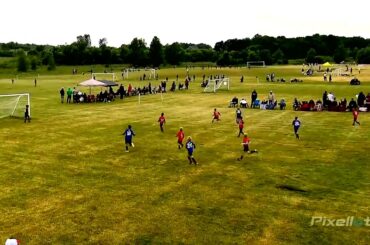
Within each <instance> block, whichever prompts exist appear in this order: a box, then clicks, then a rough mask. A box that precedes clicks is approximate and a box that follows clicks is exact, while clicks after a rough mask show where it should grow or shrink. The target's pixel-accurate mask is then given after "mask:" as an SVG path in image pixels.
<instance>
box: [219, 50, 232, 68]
mask: <svg viewBox="0 0 370 245" xmlns="http://www.w3.org/2000/svg"><path fill="white" fill-rule="evenodd" d="M230 63H231V58H230V54H229V52H227V51H226V52H223V53H222V54H221V56H220V58H219V59H218V61H217V65H219V66H227V65H230Z"/></svg>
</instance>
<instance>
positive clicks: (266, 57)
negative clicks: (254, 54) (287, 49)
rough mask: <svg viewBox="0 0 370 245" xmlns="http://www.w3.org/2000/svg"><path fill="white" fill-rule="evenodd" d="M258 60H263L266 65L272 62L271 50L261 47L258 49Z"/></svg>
mask: <svg viewBox="0 0 370 245" xmlns="http://www.w3.org/2000/svg"><path fill="white" fill-rule="evenodd" d="M260 60H263V61H265V63H266V64H267V65H271V63H272V57H271V52H270V50H268V49H262V50H260Z"/></svg>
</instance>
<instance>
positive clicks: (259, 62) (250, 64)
mask: <svg viewBox="0 0 370 245" xmlns="http://www.w3.org/2000/svg"><path fill="white" fill-rule="evenodd" d="M251 67H266V64H265V61H264V60H257V61H248V62H247V68H251Z"/></svg>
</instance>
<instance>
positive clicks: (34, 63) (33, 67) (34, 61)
mask: <svg viewBox="0 0 370 245" xmlns="http://www.w3.org/2000/svg"><path fill="white" fill-rule="evenodd" d="M37 66H38V60H37V57H36V56H33V57H32V58H31V70H33V71H35V70H37Z"/></svg>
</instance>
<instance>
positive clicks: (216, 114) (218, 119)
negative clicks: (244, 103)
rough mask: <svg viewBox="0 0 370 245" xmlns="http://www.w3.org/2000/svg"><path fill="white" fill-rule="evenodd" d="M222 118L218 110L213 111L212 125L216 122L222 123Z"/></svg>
mask: <svg viewBox="0 0 370 245" xmlns="http://www.w3.org/2000/svg"><path fill="white" fill-rule="evenodd" d="M220 117H221V113H220V112H219V111H217V109H216V108H215V110H214V111H213V119H212V123H213V122H214V121H215V120H216V121H220Z"/></svg>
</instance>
